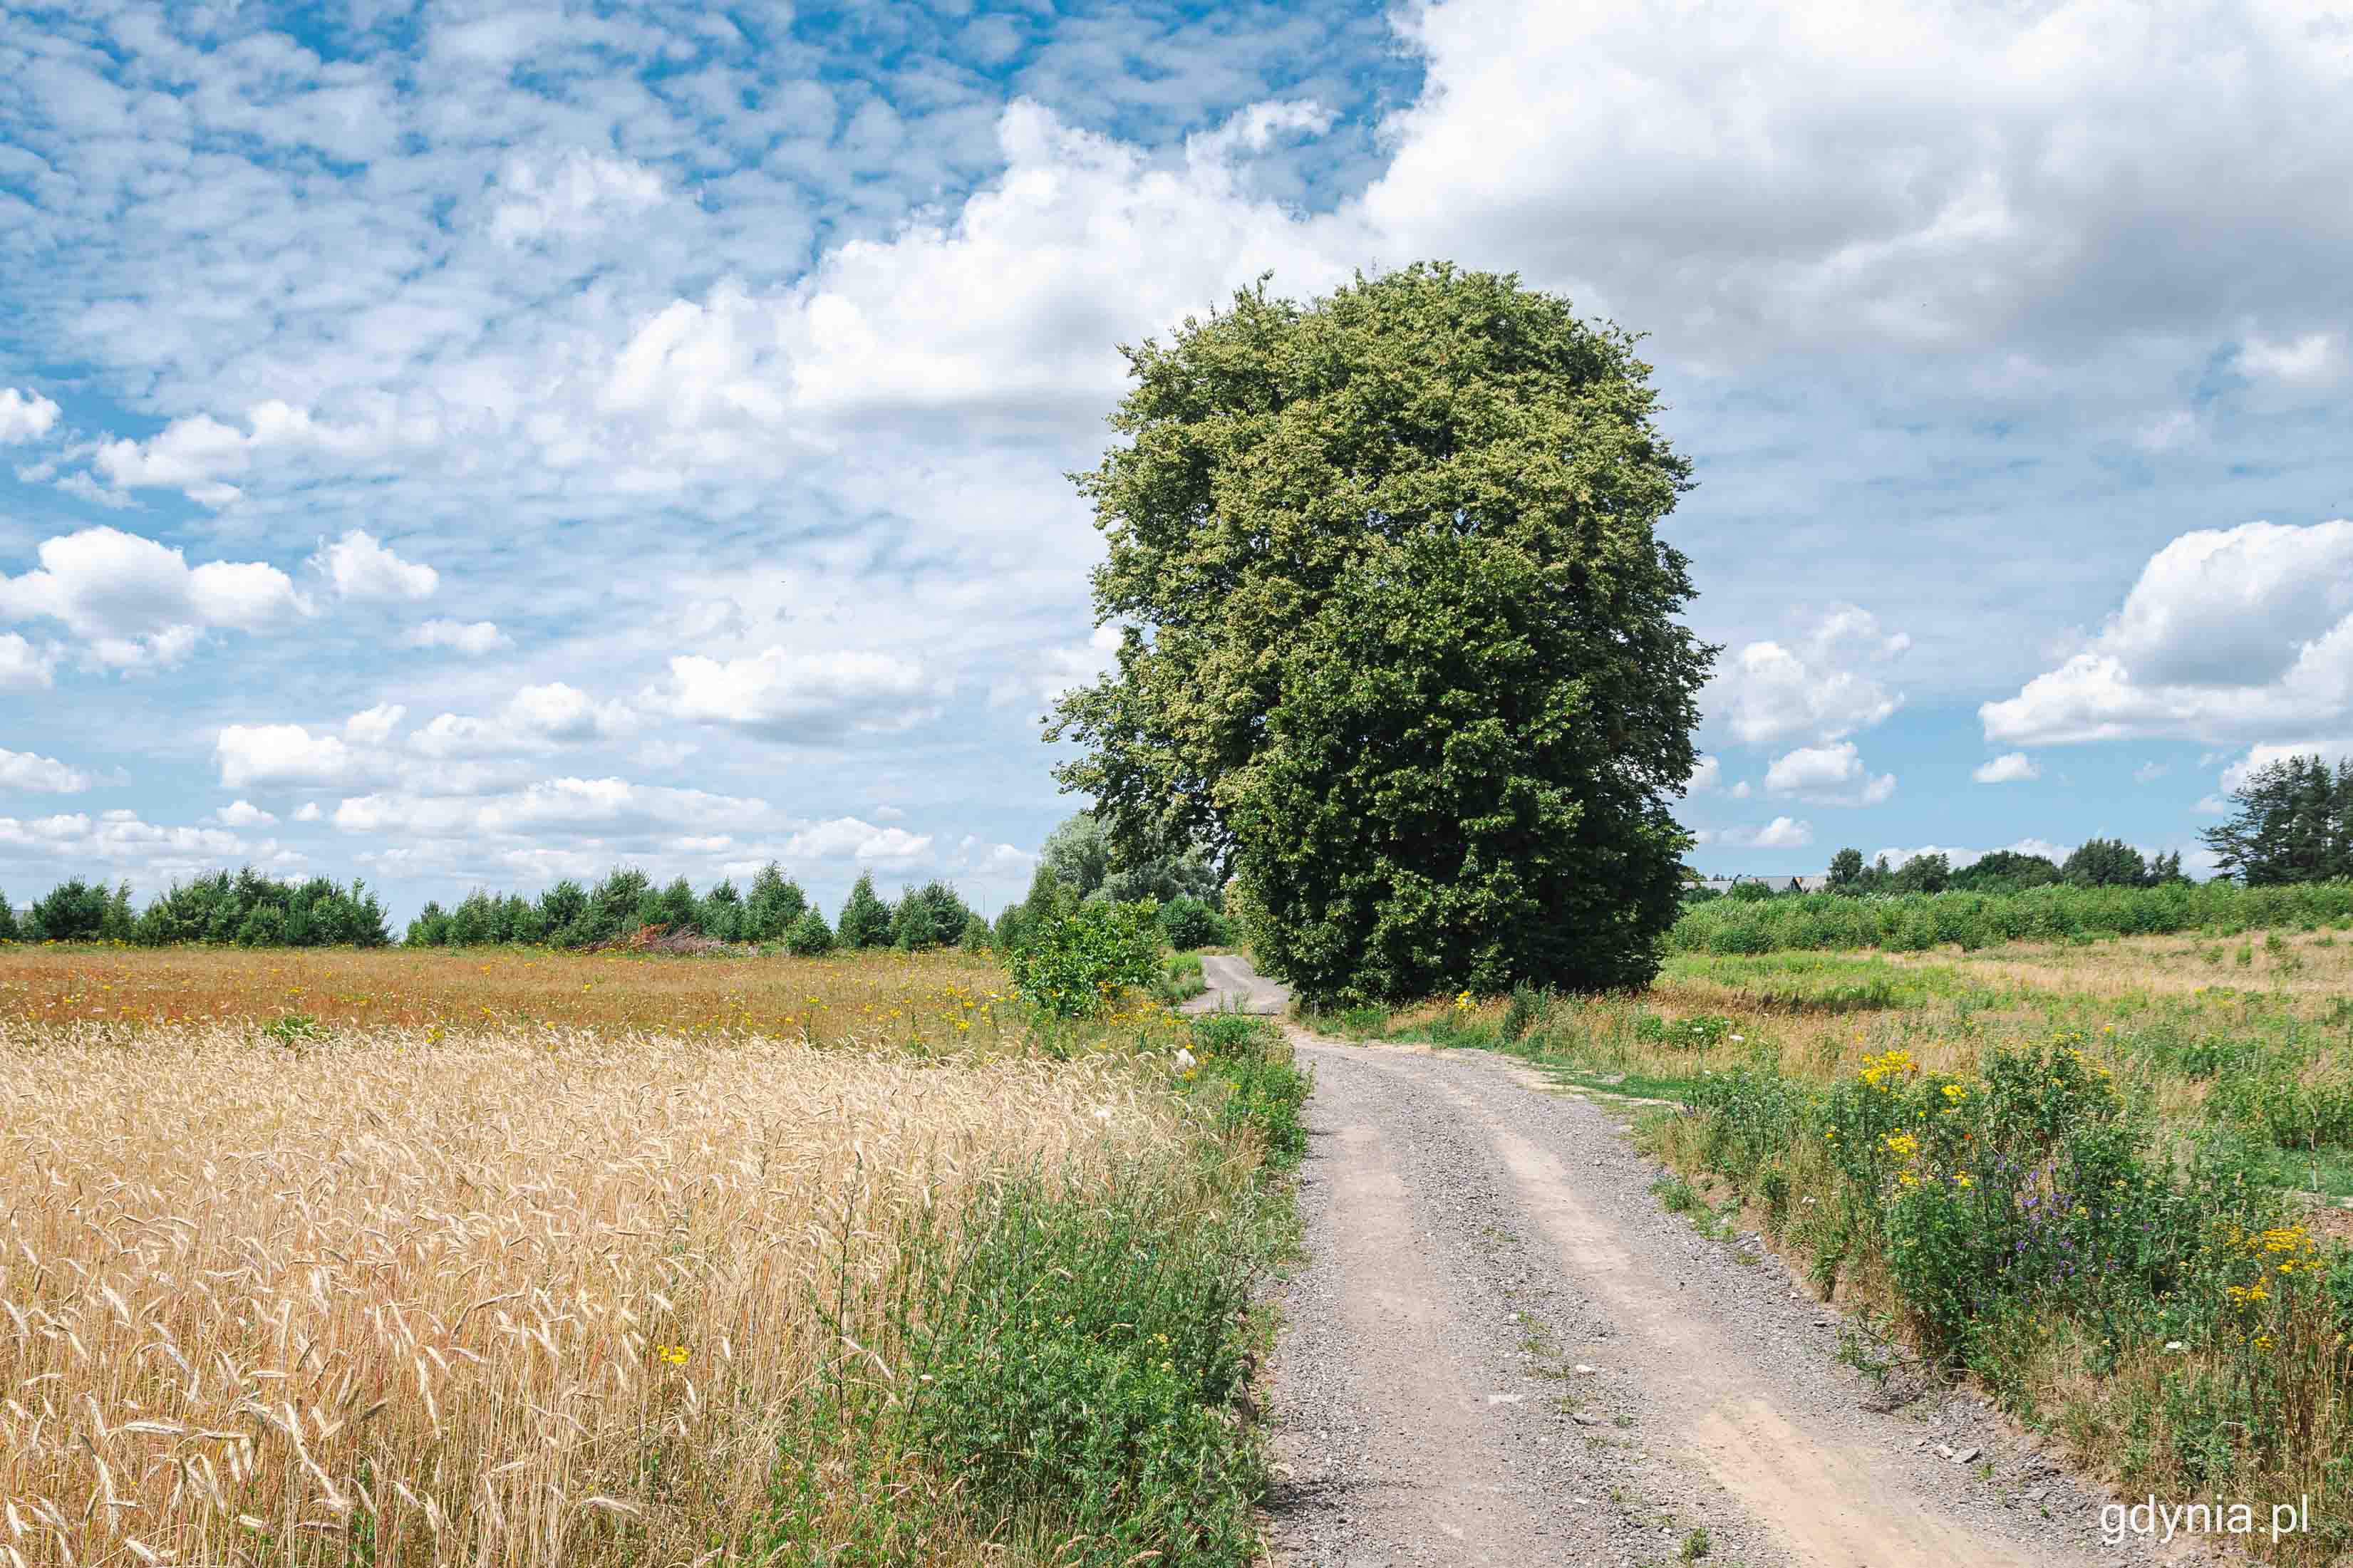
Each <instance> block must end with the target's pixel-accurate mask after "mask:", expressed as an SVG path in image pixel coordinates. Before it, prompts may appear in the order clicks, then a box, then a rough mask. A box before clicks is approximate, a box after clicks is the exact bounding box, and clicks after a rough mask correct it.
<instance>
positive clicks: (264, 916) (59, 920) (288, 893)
mask: <svg viewBox="0 0 2353 1568" xmlns="http://www.w3.org/2000/svg"><path fill="white" fill-rule="evenodd" d="M391 940H392V932H391V931H390V928H389V927H388V926H387V925H386V924H385V912H384V906H383V905H381V904H380V903H378V902H377V901H376V897H375V894H374V893H371V892H369V891H368V889H367V885H366V884H365V883H364V882H362V881H360V880H359V879H357V878H353V879H352V884H351V886H350V887H348V888H345V887H342V886H339V885H338V884H336V883H334V882H332V881H330V880H329V879H326V878H324V877H313V878H311V879H309V880H308V881H304V882H280V881H278V880H276V879H273V878H269V877H265V876H263V875H262V874H261V873H260V872H259V871H257V870H255V869H254V868H252V867H250V866H248V867H247V868H244V869H243V870H241V871H237V872H228V871H215V872H212V873H210V874H208V875H206V876H201V877H198V878H196V879H195V880H194V881H191V882H185V883H181V882H174V883H173V884H172V886H171V887H170V888H169V889H166V890H165V891H164V892H161V893H158V894H157V895H156V896H155V898H154V900H153V901H152V902H150V903H149V904H148V906H147V907H146V908H145V909H144V910H134V909H133V908H132V903H131V884H130V883H128V882H124V883H120V884H118V885H117V886H115V887H113V888H111V889H110V888H108V887H107V886H106V885H105V884H104V883H102V882H87V881H84V880H83V879H81V878H79V877H74V878H69V879H67V880H66V881H63V882H60V883H58V885H57V886H56V887H54V888H52V889H49V890H48V892H47V894H45V895H44V896H42V897H41V898H38V899H36V900H33V902H32V903H30V904H28V905H26V908H25V910H24V912H23V914H21V915H19V914H18V913H17V912H16V910H13V909H11V908H10V907H9V903H8V900H7V898H6V896H5V894H0V942H125V943H130V944H132V945H136V946H141V947H164V946H169V945H172V944H174V943H179V942H215V943H220V944H224V945H226V944H231V943H234V944H235V945H237V946H239V947H382V946H384V945H385V943H386V942H390V941H391Z"/></svg>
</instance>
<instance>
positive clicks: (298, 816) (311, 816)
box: [294, 800, 326, 822]
mask: <svg viewBox="0 0 2353 1568" xmlns="http://www.w3.org/2000/svg"><path fill="white" fill-rule="evenodd" d="M325 815H326V814H325V813H324V812H322V811H321V810H320V809H319V803H318V802H317V801H315V800H306V801H304V802H303V803H302V804H301V805H298V806H296V807H295V808H294V820H295V821H297V822H316V821H318V820H319V818H320V817H322V816H325Z"/></svg>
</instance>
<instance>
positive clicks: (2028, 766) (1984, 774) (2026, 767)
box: [1969, 752, 2042, 784]
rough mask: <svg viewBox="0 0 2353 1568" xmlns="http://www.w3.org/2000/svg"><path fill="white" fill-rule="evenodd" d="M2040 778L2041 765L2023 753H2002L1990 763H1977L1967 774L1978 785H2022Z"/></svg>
mask: <svg viewBox="0 0 2353 1568" xmlns="http://www.w3.org/2000/svg"><path fill="white" fill-rule="evenodd" d="M1969 777H1971V778H1973V779H1975V780H1977V781H1978V783H1979V784H2024V783H2025V782H2027V781H2028V780H2030V779H2039V778H2041V777H2042V764H2041V763H2037V762H2035V760H2034V759H2033V758H2031V757H2030V756H2028V755H2027V754H2026V753H2025V752H2003V753H2002V754H2001V755H2000V756H1998V757H1996V758H1994V759H1993V760H1992V761H1991V762H1988V763H1978V765H1977V767H1976V768H1974V769H1972V770H1971V771H1970V773H1969Z"/></svg>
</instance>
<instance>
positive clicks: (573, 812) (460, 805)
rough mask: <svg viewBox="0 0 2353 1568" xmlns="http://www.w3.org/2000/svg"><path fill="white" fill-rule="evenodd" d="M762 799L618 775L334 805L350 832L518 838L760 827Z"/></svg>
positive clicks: (385, 796)
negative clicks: (672, 786) (486, 792)
mask: <svg viewBox="0 0 2353 1568" xmlns="http://www.w3.org/2000/svg"><path fill="white" fill-rule="evenodd" d="M767 810H768V808H767V805H766V803H765V802H764V801H759V800H753V799H745V798H742V797H738V796H731V795H712V794H710V793H708V792H706V791H703V790H695V789H665V788H660V787H657V786H654V785H649V784H632V783H630V782H629V781H628V780H626V779H618V778H599V779H584V778H555V779H547V780H543V781H542V782H541V783H538V784H531V785H529V786H527V787H525V788H523V789H520V790H513V791H509V792H506V793H503V794H498V795H485V796H479V797H472V798H468V797H456V796H430V795H407V794H376V795H354V796H352V797H350V798H347V799H345V800H344V801H343V803H342V804H341V805H337V806H336V807H335V812H334V817H333V821H334V825H335V826H336V827H337V828H339V829H341V830H342V831H343V832H345V833H402V834H411V835H417V836H420V837H443V838H448V837H468V836H476V835H479V836H488V837H522V836H530V835H535V834H541V833H546V832H554V833H563V832H585V831H596V832H600V833H627V832H638V833H652V832H665V833H671V834H674V833H676V832H677V831H678V830H680V829H681V828H696V827H712V826H758V825H759V824H760V823H761V822H762V821H764V820H765V817H766V816H767Z"/></svg>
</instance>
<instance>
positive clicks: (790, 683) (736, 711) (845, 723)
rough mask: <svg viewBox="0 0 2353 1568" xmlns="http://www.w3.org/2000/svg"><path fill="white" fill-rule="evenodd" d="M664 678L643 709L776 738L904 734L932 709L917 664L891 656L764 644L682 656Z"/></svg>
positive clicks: (928, 714) (649, 694)
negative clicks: (733, 653)
mask: <svg viewBox="0 0 2353 1568" xmlns="http://www.w3.org/2000/svg"><path fill="white" fill-rule="evenodd" d="M644 702H645V704H646V706H648V707H649V708H651V709H654V710H659V711H665V712H667V713H669V714H670V715H671V716H672V717H674V718H679V719H685V720H689V721H693V722H696V723H702V724H725V725H730V726H733V727H734V728H737V729H742V730H748V731H752V732H754V733H755V734H760V735H765V736H767V737H769V738H771V739H774V740H791V741H799V740H812V739H824V738H827V737H830V736H834V735H839V734H842V733H845V732H847V731H856V730H864V731H893V730H904V729H908V728H910V727H912V726H913V725H915V724H919V723H922V722H923V721H924V720H926V719H929V718H930V717H932V715H933V714H934V712H936V711H937V704H936V702H935V701H934V699H933V696H932V691H931V687H930V683H929V682H928V681H927V680H926V679H924V676H923V668H922V666H920V665H918V664H916V663H915V662H914V661H913V660H912V659H906V658H900V657H899V656H898V655H896V654H887V653H866V652H857V651H849V652H840V653H795V652H791V651H788V650H786V649H785V648H782V647H770V648H766V649H765V650H763V651H762V652H760V653H757V654H754V655H750V656H747V657H744V658H731V659H728V660H725V661H724V662H722V661H720V660H717V659H712V658H702V657H700V656H694V655H689V656H681V657H679V658H673V659H671V660H670V684H669V686H668V687H667V688H666V689H661V690H658V691H652V692H649V693H648V694H647V696H646V697H645V699H644Z"/></svg>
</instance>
